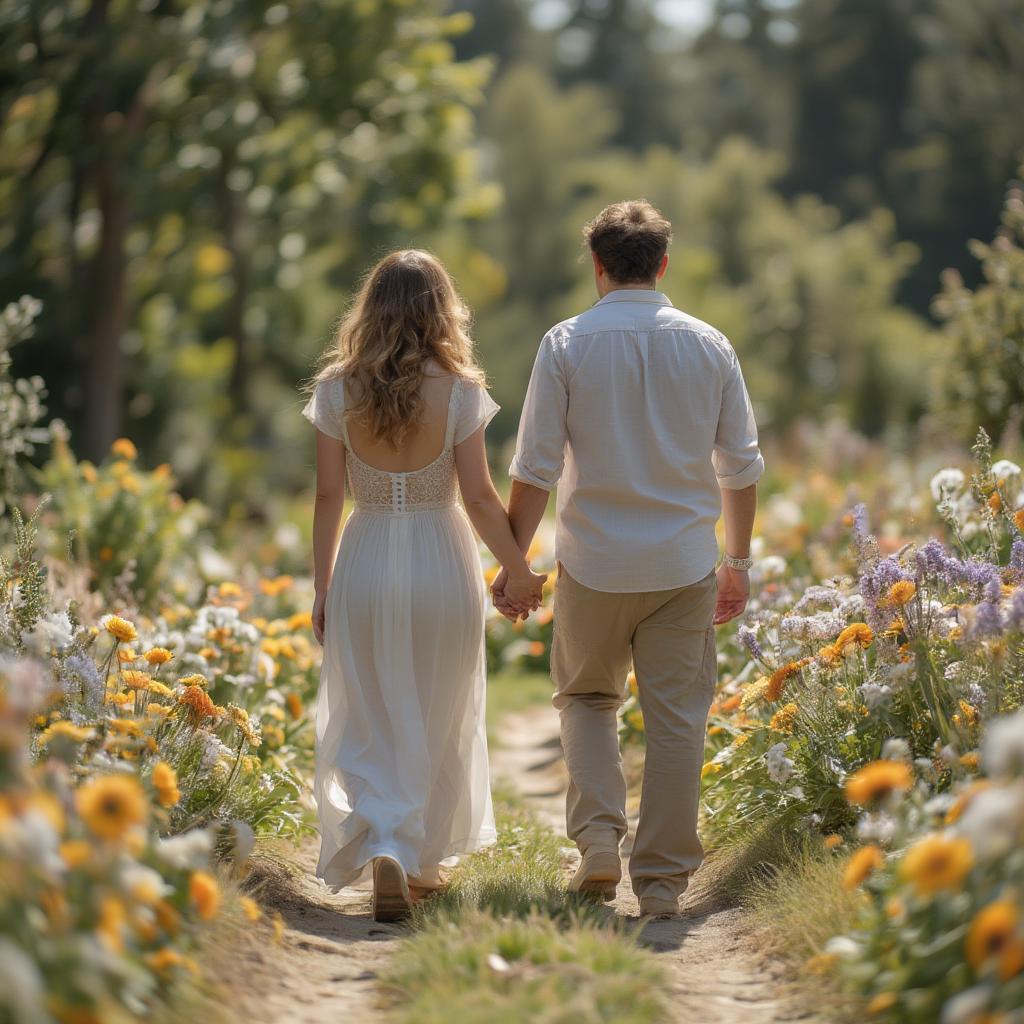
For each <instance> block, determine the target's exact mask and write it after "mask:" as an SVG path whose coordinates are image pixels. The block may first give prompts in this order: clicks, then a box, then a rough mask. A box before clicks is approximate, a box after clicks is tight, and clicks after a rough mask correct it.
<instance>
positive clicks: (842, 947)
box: [825, 935, 860, 960]
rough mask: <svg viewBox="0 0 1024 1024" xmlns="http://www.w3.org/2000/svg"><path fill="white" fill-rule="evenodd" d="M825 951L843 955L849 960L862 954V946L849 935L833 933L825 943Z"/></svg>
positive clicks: (834, 954)
mask: <svg viewBox="0 0 1024 1024" xmlns="http://www.w3.org/2000/svg"><path fill="white" fill-rule="evenodd" d="M825 952H826V953H829V954H831V955H832V956H838V957H841V958H842V959H843V960H849V959H851V958H852V957H855V956H858V955H859V954H860V946H858V945H857V943H856V942H854V941H853V939H851V938H850V937H849V936H848V935H833V936H832V938H831V939H829V940H828V942H826V943H825Z"/></svg>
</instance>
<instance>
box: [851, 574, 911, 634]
mask: <svg viewBox="0 0 1024 1024" xmlns="http://www.w3.org/2000/svg"><path fill="white" fill-rule="evenodd" d="M916 593H917V587H916V586H915V585H914V582H913V580H897V581H896V582H895V583H894V584H893V585H892V586H891V587H890V588H889V592H888V593H887V594H886V595H885V597H884V598H882V601H881V602H880V603H881V604H883V605H884V606H885V607H886V608H902V607H903V606H904V605H905V604H907V603H908V602H909V601H911V600H912V599H913V597H914V595H915V594H916ZM870 642H871V641H870V640H869V641H868V643H870ZM864 646H865V647H866V646H867V644H865V645H864Z"/></svg>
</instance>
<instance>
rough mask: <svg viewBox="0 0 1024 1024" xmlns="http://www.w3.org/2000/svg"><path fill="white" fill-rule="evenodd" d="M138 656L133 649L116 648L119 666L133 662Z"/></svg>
mask: <svg viewBox="0 0 1024 1024" xmlns="http://www.w3.org/2000/svg"><path fill="white" fill-rule="evenodd" d="M137 657H138V655H137V654H136V653H135V648H134V647H118V649H117V660H118V663H119V664H121V665H127V664H128V662H130V661H134V660H135V659H136V658H137Z"/></svg>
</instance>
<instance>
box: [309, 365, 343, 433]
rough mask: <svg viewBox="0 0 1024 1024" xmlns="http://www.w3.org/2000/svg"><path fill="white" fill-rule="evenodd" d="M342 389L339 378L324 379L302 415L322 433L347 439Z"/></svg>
mask: <svg viewBox="0 0 1024 1024" xmlns="http://www.w3.org/2000/svg"><path fill="white" fill-rule="evenodd" d="M342 403H343V398H342V389H341V386H340V382H339V381H338V380H337V379H331V380H322V381H320V382H319V383H318V384H317V386H316V390H315V391H314V392H313V394H312V395H311V396H310V399H309V401H308V402H307V403H306V405H305V406H304V408H303V410H302V415H303V416H305V417H306V419H307V420H309V422H310V423H312V424H313V426H314V427H316V429H317V430H319V431H320V432H321V433H323V434H326V435H327V436H328V437H333V438H334V439H335V440H337V441H344V440H345V428H344V424H343V419H344V416H345V410H344V407H343V405H342Z"/></svg>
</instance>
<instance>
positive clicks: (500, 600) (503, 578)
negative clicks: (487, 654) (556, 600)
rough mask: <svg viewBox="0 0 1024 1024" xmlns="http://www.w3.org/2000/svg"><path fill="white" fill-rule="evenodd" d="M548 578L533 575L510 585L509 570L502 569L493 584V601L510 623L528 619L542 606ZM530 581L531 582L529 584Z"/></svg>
mask: <svg viewBox="0 0 1024 1024" xmlns="http://www.w3.org/2000/svg"><path fill="white" fill-rule="evenodd" d="M546 579H547V576H541V575H538V574H536V573H531V574H530V576H529V577H527V578H526V580H524V581H516V583H515V584H512V583H510V581H509V575H508V570H507V569H502V570H501V571H500V572H499V573H498V575H497V576H496V577H495V578H494V582H493V583H492V584H491V599H492V600H493V601H494V607H495V608H497V609H498V611H499V612H501V614H502V615H504V616H505V618H506V619H508V620H509V622H518V621H519V619H524V620H525V619H526V618H528V617H529V614H530V612H532V611H534V610H535V609H536V608H538V607H539V606H540V603H541V600H542V599H543V587H544V582H545V580H546ZM527 581H529V582H527Z"/></svg>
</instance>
